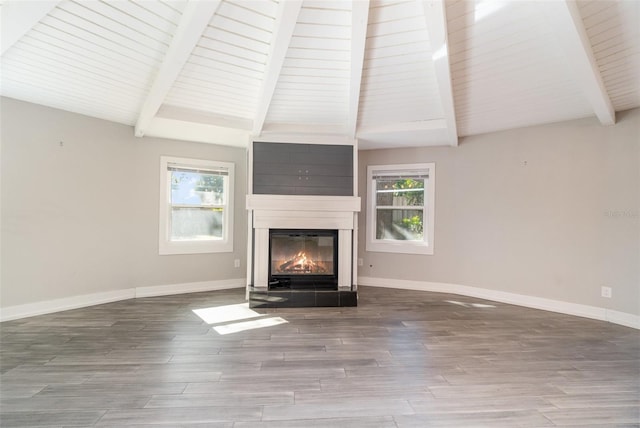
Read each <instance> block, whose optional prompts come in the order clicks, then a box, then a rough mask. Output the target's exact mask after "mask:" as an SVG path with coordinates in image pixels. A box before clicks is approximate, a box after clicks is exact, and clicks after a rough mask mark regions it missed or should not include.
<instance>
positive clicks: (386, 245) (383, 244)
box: [366, 162, 436, 255]
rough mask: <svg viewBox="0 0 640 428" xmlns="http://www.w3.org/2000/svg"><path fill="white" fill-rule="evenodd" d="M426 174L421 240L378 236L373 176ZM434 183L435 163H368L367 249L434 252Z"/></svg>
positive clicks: (419, 252) (412, 252)
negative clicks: (379, 237)
mask: <svg viewBox="0 0 640 428" xmlns="http://www.w3.org/2000/svg"><path fill="white" fill-rule="evenodd" d="M412 173H414V174H417V173H420V174H423V175H428V176H429V178H428V179H427V180H425V188H424V191H425V195H424V207H423V210H424V211H423V222H424V223H426V224H425V225H424V229H423V239H422V240H421V241H404V240H397V239H377V238H376V223H377V210H376V208H377V206H376V202H377V198H376V183H375V179H374V176H377V175H380V174H388V175H403V174H406V175H409V174H412ZM435 182H436V164H435V163H433V162H430V163H418V164H403V165H369V166H367V222H366V223H367V224H366V229H367V230H366V232H367V237H366V249H367V251H374V252H385V253H403V254H426V255H433V252H434V219H435Z"/></svg>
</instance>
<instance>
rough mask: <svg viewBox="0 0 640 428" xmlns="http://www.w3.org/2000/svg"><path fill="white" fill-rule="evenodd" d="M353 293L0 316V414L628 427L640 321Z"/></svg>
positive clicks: (80, 421)
mask: <svg viewBox="0 0 640 428" xmlns="http://www.w3.org/2000/svg"><path fill="white" fill-rule="evenodd" d="M359 296H360V300H359V303H358V307H347V308H286V309H256V310H255V312H251V310H250V309H249V308H247V307H246V306H245V305H243V303H244V290H242V289H235V290H226V291H216V292H209V293H196V294H187V295H177V296H166V297H154V298H144V299H135V300H128V301H122V302H116V303H110V304H105V305H100V306H94V307H90V308H83V309H78V310H73V311H67V312H60V313H56V314H51V315H43V316H38V317H32V318H26V319H22V320H17V321H10V322H5V323H2V324H1V325H0V328H1V346H0V350H1V354H0V355H1V359H0V368H1V378H0V392H1V395H0V425H1V426H2V427H25V426H47V427H53V426H56V427H57V426H60V427H67V426H94V425H97V426H112V427H125V426H141V427H142V426H157V425H164V426H185V427H191V426H193V427H195V426H201V427H205V426H206V427H233V428H245V427H258V428H260V427H265V428H266V427H273V428H287V427H304V428H313V427H332V428H333V427H349V428H358V427H376V428H377V427H441V426H442V427H470V426H486V427H545V426H568V425H573V426H580V427H587V426H594V427H595V426H597V427H609V426H616V427H623V426H624V427H631V426H635V427H638V426H640V413H639V412H640V399H639V398H640V331H637V330H634V329H631V328H626V327H622V326H619V325H614V324H609V323H606V322H600V321H595V320H589V319H585V318H578V317H571V316H565V315H560V314H555V313H550V312H545V311H538V310H533V309H527V308H522V307H517V306H511V305H506V304H501V303H495V302H488V301H482V300H479V299H475V298H469V297H462V296H456V295H447V294H439V293H427V292H416V291H407V290H394V289H384V288H372V287H361V288H360V290H359ZM193 310H199V311H198V313H199V314H200V315H201V316H202V318H201V317H200V316H198V315H196V313H194V311H193ZM203 319H207V320H208V322H209V323H211V324H209V323H207V322H205V321H204V320H203ZM221 333H224V334H221Z"/></svg>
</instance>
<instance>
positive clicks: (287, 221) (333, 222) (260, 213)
mask: <svg viewBox="0 0 640 428" xmlns="http://www.w3.org/2000/svg"><path fill="white" fill-rule="evenodd" d="M247 210H249V211H250V212H251V213H252V216H251V221H252V227H253V230H254V237H253V238H254V239H253V244H254V251H253V267H254V269H253V286H254V287H255V288H267V287H268V283H269V229H331V230H338V287H339V288H340V289H350V288H351V283H352V275H351V272H352V270H351V264H352V259H353V229H354V225H355V214H356V213H358V212H360V198H359V197H357V196H310V195H247Z"/></svg>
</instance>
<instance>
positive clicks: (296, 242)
mask: <svg viewBox="0 0 640 428" xmlns="http://www.w3.org/2000/svg"><path fill="white" fill-rule="evenodd" d="M269 288H270V289H278V288H292V289H295V288H323V289H333V290H337V289H338V231H337V230H307V229H271V230H269Z"/></svg>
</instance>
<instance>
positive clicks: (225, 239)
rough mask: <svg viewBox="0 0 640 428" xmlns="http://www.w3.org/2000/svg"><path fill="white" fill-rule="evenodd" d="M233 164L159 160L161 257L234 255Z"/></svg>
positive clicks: (173, 159) (192, 160)
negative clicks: (197, 254) (170, 255)
mask: <svg viewBox="0 0 640 428" xmlns="http://www.w3.org/2000/svg"><path fill="white" fill-rule="evenodd" d="M232 209H233V164H232V163H228V162H216V161H207V160H196V159H185V158H174V157H169V156H162V157H160V236H159V252H160V254H194V253H217V252H231V251H233V212H232Z"/></svg>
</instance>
